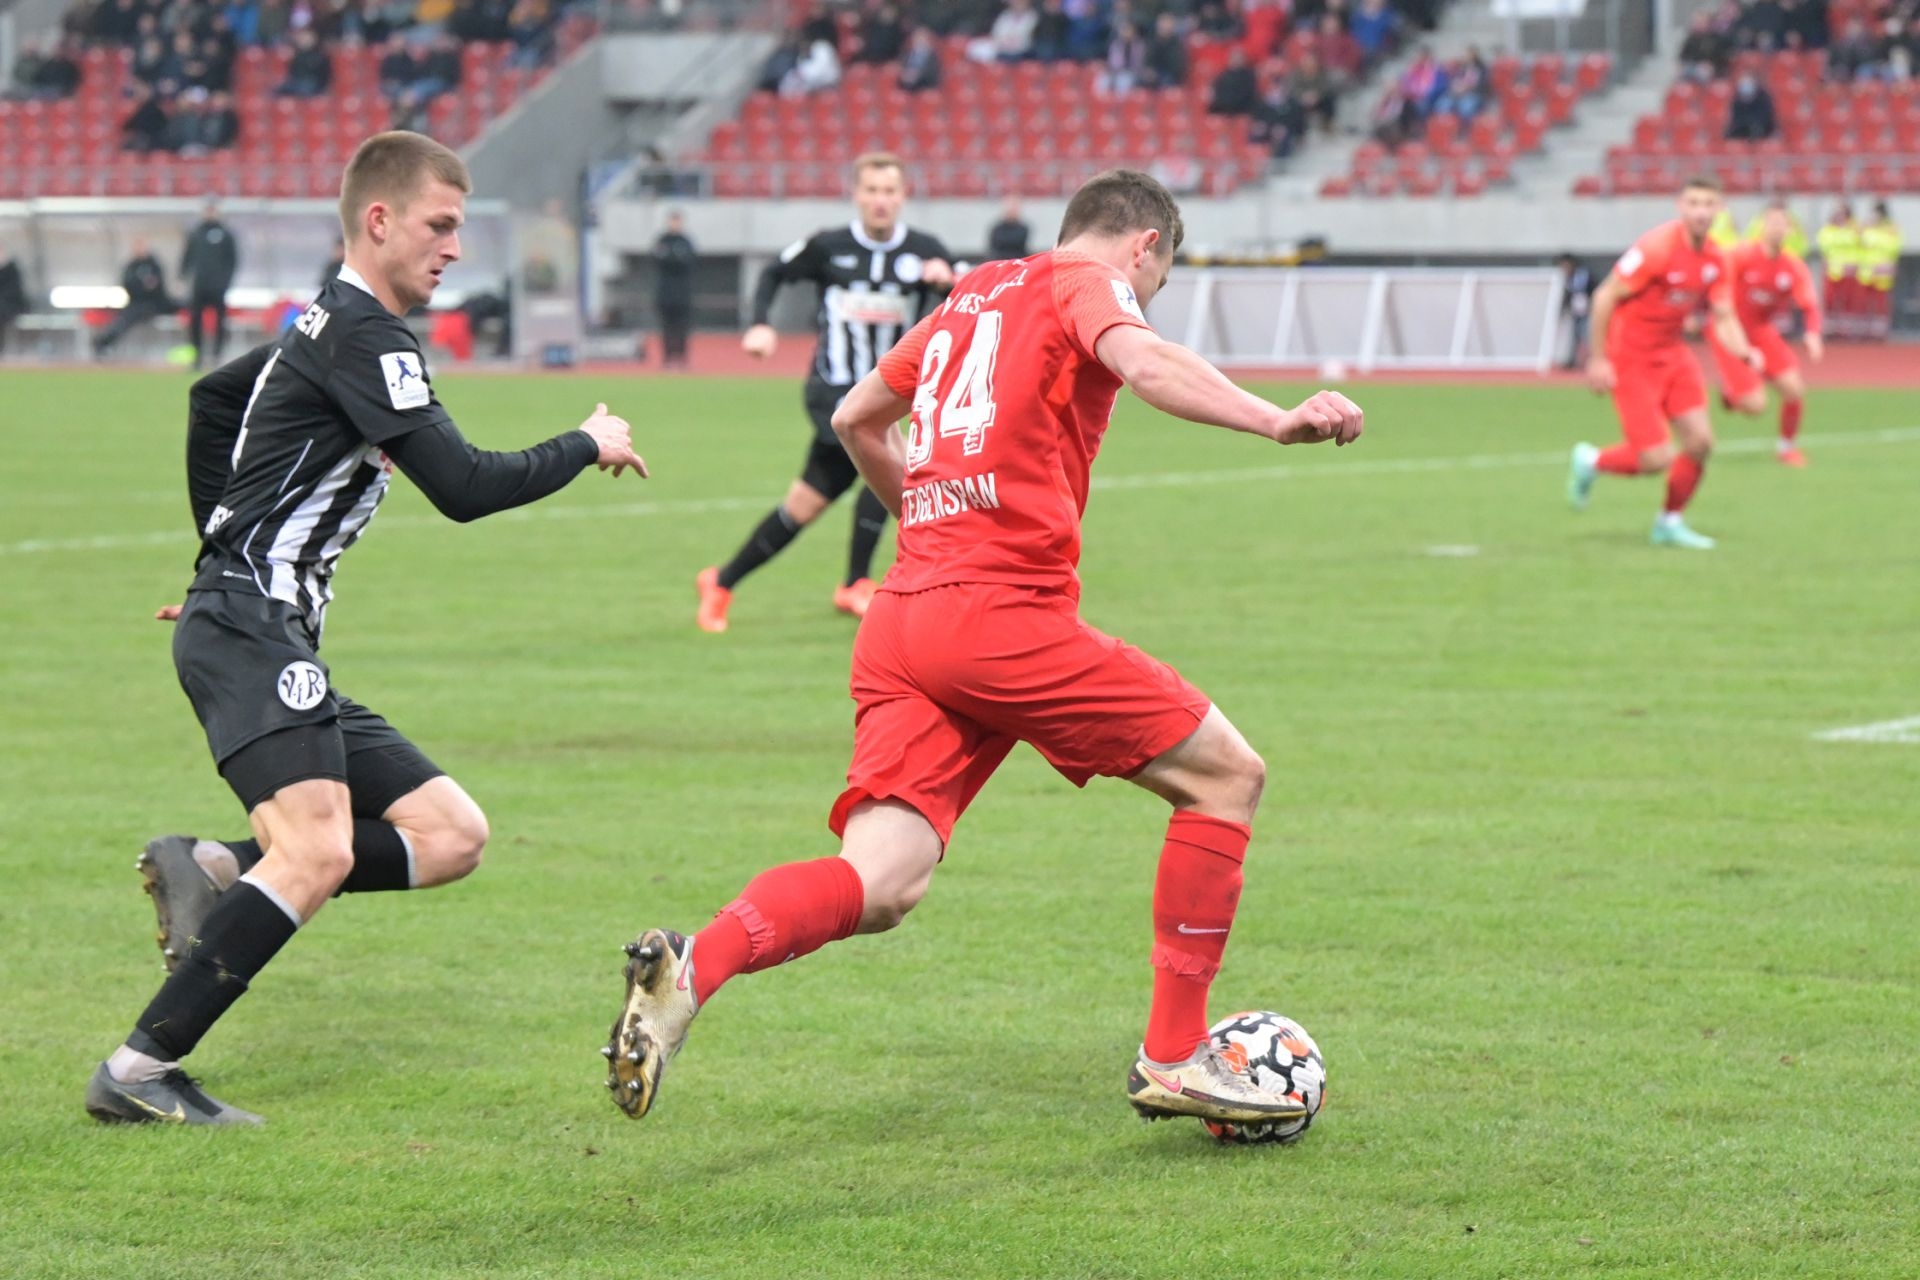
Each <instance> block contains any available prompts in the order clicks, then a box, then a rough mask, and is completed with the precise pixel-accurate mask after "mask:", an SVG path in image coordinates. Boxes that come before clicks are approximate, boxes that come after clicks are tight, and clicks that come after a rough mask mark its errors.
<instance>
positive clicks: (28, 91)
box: [7, 40, 47, 101]
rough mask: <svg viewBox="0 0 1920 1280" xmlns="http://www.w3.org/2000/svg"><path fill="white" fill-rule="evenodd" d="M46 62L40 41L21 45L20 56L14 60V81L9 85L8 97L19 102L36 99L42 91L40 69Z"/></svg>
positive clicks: (31, 41) (29, 41) (30, 41)
mask: <svg viewBox="0 0 1920 1280" xmlns="http://www.w3.org/2000/svg"><path fill="white" fill-rule="evenodd" d="M46 60H47V59H46V55H45V54H43V53H41V52H40V42H39V41H38V40H28V41H26V42H24V43H23V44H21V46H20V53H19V56H18V57H16V58H14V60H13V79H12V80H11V81H10V82H9V83H8V85H7V96H8V97H9V98H13V99H16V100H19V101H25V100H27V99H29V98H33V97H35V96H36V95H37V94H38V92H39V89H40V83H39V82H40V68H41V66H43V65H44V64H45V63H46Z"/></svg>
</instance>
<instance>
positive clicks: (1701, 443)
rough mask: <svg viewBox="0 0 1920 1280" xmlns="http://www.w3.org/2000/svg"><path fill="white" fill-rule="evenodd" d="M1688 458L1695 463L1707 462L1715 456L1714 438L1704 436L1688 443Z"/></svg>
mask: <svg viewBox="0 0 1920 1280" xmlns="http://www.w3.org/2000/svg"><path fill="white" fill-rule="evenodd" d="M1686 449H1687V456H1688V457H1689V458H1692V459H1693V460H1694V461H1695V462H1705V461H1706V460H1707V459H1708V458H1711V457H1712V456H1713V436H1712V435H1710V434H1709V435H1703V436H1700V437H1699V438H1697V439H1694V440H1689V441H1687V446H1686Z"/></svg>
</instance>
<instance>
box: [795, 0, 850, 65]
mask: <svg viewBox="0 0 1920 1280" xmlns="http://www.w3.org/2000/svg"><path fill="white" fill-rule="evenodd" d="M822 41H824V42H826V43H827V44H830V45H832V46H833V51H834V53H835V55H838V54H839V52H840V23H839V22H838V21H837V20H836V19H835V18H834V16H833V11H832V10H831V9H829V8H827V6H826V3H825V0H814V2H813V4H812V5H811V6H810V7H809V8H808V9H807V16H806V17H805V18H804V19H802V20H801V23H800V43H801V44H802V45H803V46H804V47H806V48H807V49H809V50H811V49H812V48H813V46H814V45H816V44H818V43H820V42H822Z"/></svg>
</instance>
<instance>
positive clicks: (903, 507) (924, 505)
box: [900, 471, 1000, 525]
mask: <svg viewBox="0 0 1920 1280" xmlns="http://www.w3.org/2000/svg"><path fill="white" fill-rule="evenodd" d="M999 506H1000V490H999V485H998V482H997V480H996V479H995V477H994V474H993V472H991V471H982V472H978V473H976V474H974V475H970V476H961V477H960V478H959V479H957V480H935V481H933V482H932V483H930V484H922V485H915V486H914V487H913V488H911V489H908V490H906V491H905V492H903V493H902V494H901V495H900V523H901V524H903V525H921V524H928V523H931V522H932V521H935V520H944V519H946V518H947V517H948V516H957V515H959V514H960V513H961V512H963V511H977V510H982V509H985V510H994V509H997V508H998V507H999Z"/></svg>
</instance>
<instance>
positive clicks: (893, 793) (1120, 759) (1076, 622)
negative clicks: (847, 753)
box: [827, 583, 1213, 843]
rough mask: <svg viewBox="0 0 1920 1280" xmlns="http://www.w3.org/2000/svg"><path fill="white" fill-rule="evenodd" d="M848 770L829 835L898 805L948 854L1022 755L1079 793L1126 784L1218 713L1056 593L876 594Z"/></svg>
mask: <svg viewBox="0 0 1920 1280" xmlns="http://www.w3.org/2000/svg"><path fill="white" fill-rule="evenodd" d="M853 700H854V703H855V704H856V709H855V711H854V721H853V763H852V764H851V765H849V766H848V767H847V789H846V790H845V791H843V792H841V794H840V798H839V799H838V800H836V801H835V802H834V805H833V813H832V816H831V817H829V818H828V820H827V825H828V826H829V827H831V828H832V829H833V832H834V834H835V835H840V834H842V833H843V832H844V831H845V828H846V821H847V814H848V812H849V811H850V810H851V809H852V808H853V806H854V805H856V804H858V803H860V802H861V801H862V800H885V799H894V800H901V801H904V802H905V803H907V804H910V805H912V806H913V807H914V808H915V809H917V810H919V811H920V813H921V815H922V816H924V817H925V818H926V820H927V821H928V822H930V823H932V824H933V827H934V829H935V830H936V831H938V832H939V833H940V839H941V841H942V843H944V842H945V841H947V840H948V839H949V838H950V837H951V836H952V834H953V825H954V823H956V822H958V821H959V819H960V815H961V814H962V813H964V812H966V809H967V806H968V805H969V804H971V803H973V798H974V796H976V795H978V794H979V792H980V788H981V787H983V786H985V785H986V781H987V779H988V778H990V777H992V776H993V771H994V770H995V769H997V768H999V767H1000V762H1001V761H1002V760H1004V759H1006V758H1007V753H1008V752H1009V751H1011V750H1013V745H1014V743H1016V742H1028V743H1032V744H1033V746H1034V747H1035V748H1036V749H1037V750H1038V751H1039V752H1040V754H1041V755H1043V756H1045V757H1046V759H1047V763H1049V764H1051V765H1052V766H1053V767H1054V768H1056V769H1058V770H1059V771H1060V772H1061V774H1062V775H1063V776H1065V777H1066V779H1067V780H1068V781H1069V782H1071V783H1073V784H1074V785H1075V786H1077V787H1081V786H1085V785H1086V783H1087V779H1089V778H1091V777H1093V776H1095V775H1096V774H1098V775H1101V776H1104V777H1119V778H1124V777H1129V776H1131V775H1133V774H1135V773H1138V772H1139V771H1140V770H1141V769H1143V768H1145V767H1146V766H1147V765H1148V764H1149V763H1150V762H1151V761H1152V760H1153V759H1154V757H1156V756H1159V755H1161V754H1163V753H1164V752H1166V751H1167V750H1169V749H1170V748H1172V747H1174V746H1177V745H1178V744H1179V743H1180V742H1182V741H1183V740H1185V739H1186V738H1187V737H1188V736H1189V735H1190V734H1192V733H1193V731H1194V730H1195V729H1197V728H1199V727H1200V721H1201V720H1202V719H1204V718H1205V717H1206V714H1207V711H1208V709H1209V708H1210V707H1211V706H1212V705H1213V704H1212V702H1211V701H1209V700H1208V698H1207V695H1206V694H1204V693H1201V692H1200V691H1199V690H1198V689H1196V688H1194V687H1193V686H1192V685H1190V684H1188V683H1187V682H1186V681H1185V680H1183V679H1181V677H1180V673H1179V672H1177V671H1175V670H1174V669H1173V668H1172V667H1169V666H1168V665H1167V664H1166V663H1164V662H1160V661H1157V660H1155V659H1153V658H1151V657H1148V656H1147V655H1146V654H1144V653H1142V652H1141V651H1140V650H1138V649H1136V648H1134V647H1133V646H1132V645H1129V644H1123V643H1122V642H1120V641H1119V640H1116V639H1114V638H1113V637H1112V636H1107V635H1102V634H1101V633H1100V632H1098V631H1095V630H1094V629H1093V628H1092V627H1090V626H1088V625H1087V624H1086V623H1084V622H1082V621H1081V620H1080V615H1079V609H1078V607H1077V605H1076V602H1075V601H1074V600H1073V599H1071V598H1070V597H1068V596H1065V595H1062V594H1060V593H1059V592H1055V591H1036V590H1032V589H1030V588H1025V587H1011V586H1003V585H999V584H994V583H960V584H956V585H953V586H945V587H933V588H930V589H928V590H926V591H916V592H912V593H907V594H901V593H896V592H891V591H882V592H880V593H879V594H878V595H876V596H875V597H874V598H873V605H872V607H871V608H869V609H868V610H867V616H866V617H865V618H864V619H863V620H862V621H861V623H860V630H859V633H858V636H857V638H856V639H855V640H854V644H853Z"/></svg>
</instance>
